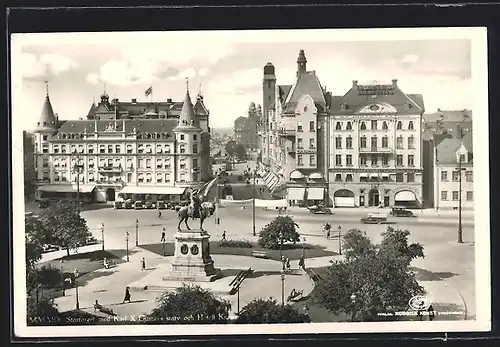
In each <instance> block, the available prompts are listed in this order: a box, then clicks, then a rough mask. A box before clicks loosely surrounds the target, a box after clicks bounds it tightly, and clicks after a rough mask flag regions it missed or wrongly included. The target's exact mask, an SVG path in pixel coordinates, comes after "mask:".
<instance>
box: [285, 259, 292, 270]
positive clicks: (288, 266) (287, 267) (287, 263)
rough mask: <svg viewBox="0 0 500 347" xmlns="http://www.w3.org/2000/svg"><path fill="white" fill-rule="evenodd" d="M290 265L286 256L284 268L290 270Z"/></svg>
mask: <svg viewBox="0 0 500 347" xmlns="http://www.w3.org/2000/svg"><path fill="white" fill-rule="evenodd" d="M291 268H292V267H291V266H290V259H289V258H286V269H287V270H290V269H291Z"/></svg>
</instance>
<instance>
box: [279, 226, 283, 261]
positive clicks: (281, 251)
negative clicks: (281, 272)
mask: <svg viewBox="0 0 500 347" xmlns="http://www.w3.org/2000/svg"><path fill="white" fill-rule="evenodd" d="M279 238H280V260H282V259H283V232H282V231H280V233H279Z"/></svg>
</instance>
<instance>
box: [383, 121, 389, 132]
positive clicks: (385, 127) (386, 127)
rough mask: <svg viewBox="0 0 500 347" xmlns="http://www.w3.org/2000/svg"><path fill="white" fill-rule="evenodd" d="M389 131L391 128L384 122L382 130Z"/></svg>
mask: <svg viewBox="0 0 500 347" xmlns="http://www.w3.org/2000/svg"><path fill="white" fill-rule="evenodd" d="M387 129H389V127H388V126H387V122H386V121H384V122H383V123H382V130H387Z"/></svg>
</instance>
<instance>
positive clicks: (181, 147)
mask: <svg viewBox="0 0 500 347" xmlns="http://www.w3.org/2000/svg"><path fill="white" fill-rule="evenodd" d="M179 152H180V153H186V146H184V145H181V146H180V150H179Z"/></svg>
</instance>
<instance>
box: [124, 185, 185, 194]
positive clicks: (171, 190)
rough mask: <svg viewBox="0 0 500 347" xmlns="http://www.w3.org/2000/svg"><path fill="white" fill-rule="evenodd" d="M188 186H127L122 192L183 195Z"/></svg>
mask: <svg viewBox="0 0 500 347" xmlns="http://www.w3.org/2000/svg"><path fill="white" fill-rule="evenodd" d="M185 191H186V188H182V187H155V186H152V187H148V186H125V187H124V188H123V189H122V190H121V191H120V193H124V194H165V195H182V194H184V192H185Z"/></svg>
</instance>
